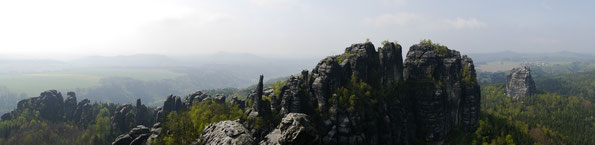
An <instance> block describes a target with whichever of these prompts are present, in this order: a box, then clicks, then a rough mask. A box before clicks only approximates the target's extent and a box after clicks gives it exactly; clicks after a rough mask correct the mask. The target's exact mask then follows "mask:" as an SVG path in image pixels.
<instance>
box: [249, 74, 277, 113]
mask: <svg viewBox="0 0 595 145" xmlns="http://www.w3.org/2000/svg"><path fill="white" fill-rule="evenodd" d="M262 79H263V76H262V75H260V79H259V80H258V85H256V90H255V92H254V93H252V94H250V95H249V96H248V98H249V99H252V106H251V107H250V108H249V109H248V110H247V111H246V114H248V116H250V117H252V118H254V117H263V116H269V115H271V105H270V102H268V101H264V100H262V95H263V82H262Z"/></svg>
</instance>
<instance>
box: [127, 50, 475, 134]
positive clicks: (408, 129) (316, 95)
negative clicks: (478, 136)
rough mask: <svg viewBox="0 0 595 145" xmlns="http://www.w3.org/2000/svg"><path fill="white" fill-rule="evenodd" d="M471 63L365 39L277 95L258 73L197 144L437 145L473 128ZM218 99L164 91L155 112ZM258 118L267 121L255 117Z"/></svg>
mask: <svg viewBox="0 0 595 145" xmlns="http://www.w3.org/2000/svg"><path fill="white" fill-rule="evenodd" d="M377 50H378V51H377ZM474 67H475V66H474V65H473V61H472V60H471V58H469V57H467V56H466V55H463V56H461V54H460V53H459V52H458V51H455V50H450V49H448V48H446V47H445V46H441V45H438V44H432V43H431V42H425V41H424V42H423V43H420V44H416V45H413V46H411V47H410V49H409V52H408V53H407V57H406V60H405V61H404V62H403V59H402V55H401V46H400V45H399V44H396V43H391V42H386V43H383V46H382V47H381V48H378V49H376V48H375V47H374V45H373V44H372V43H370V42H366V43H361V44H353V45H351V46H350V47H347V48H345V53H343V54H341V55H336V56H330V57H327V58H325V59H323V60H321V61H320V62H319V63H318V64H317V65H316V67H315V68H314V69H313V70H312V71H311V72H308V71H307V70H304V71H302V73H301V74H299V75H297V76H290V78H289V79H288V80H287V81H285V84H284V85H283V86H281V87H280V88H275V89H278V92H277V93H278V94H275V93H273V92H275V91H277V90H275V89H272V88H270V89H264V85H263V76H260V79H259V83H258V85H257V87H256V90H254V92H253V93H251V94H250V95H248V97H247V100H248V101H246V102H242V101H241V100H239V99H237V98H236V97H232V98H231V103H233V104H246V106H245V107H246V112H245V115H246V118H242V120H236V121H222V122H218V123H214V124H211V125H209V126H208V127H206V128H205V129H204V131H203V134H202V138H200V139H199V140H197V142H195V143H199V144H254V143H260V144H331V145H356V144H414V143H420V144H443V143H445V142H446V141H447V140H446V139H447V135H448V134H449V133H450V132H451V131H453V130H455V129H457V127H461V128H460V129H461V130H463V131H464V132H465V133H472V132H474V131H475V130H476V129H477V127H478V126H479V118H480V116H479V112H480V101H481V95H480V88H479V85H478V83H477V80H476V73H475V68H474ZM277 95H278V96H277ZM263 96H266V97H268V98H270V99H266V100H264V99H263ZM224 98H225V97H224V96H216V97H211V96H208V95H204V94H203V93H202V92H195V93H193V94H191V95H189V96H187V97H186V99H185V100H184V101H182V100H181V98H180V97H177V96H173V95H170V96H168V98H167V100H166V101H165V103H164V105H163V109H162V111H160V110H159V109H158V110H156V114H161V115H158V116H163V115H165V114H167V113H169V112H171V111H178V110H181V109H184V108H188V107H189V106H191V105H192V103H193V102H196V101H199V102H200V101H204V100H206V99H212V100H214V102H216V103H224V102H225V101H224V100H225V99H224ZM281 117H283V118H281ZM262 119H267V120H266V121H265V123H266V124H262V123H263V122H258V121H259V120H260V121H262ZM257 122H258V123H261V125H260V126H258V127H256V125H255V124H256V123H257ZM152 130H154V131H151V133H150V135H148V136H149V137H147V138H148V139H145V140H147V141H146V143H150V142H151V140H153V139H155V138H157V137H158V136H160V135H164V134H168V133H167V132H168V131H162V130H161V128H160V126H159V125H157V124H156V126H154V127H153V128H152ZM129 136H130V135H129ZM126 138H128V139H126ZM132 138H133V137H126V135H124V136H122V139H124V140H131V142H132V140H134V139H132ZM143 139H144V138H143Z"/></svg>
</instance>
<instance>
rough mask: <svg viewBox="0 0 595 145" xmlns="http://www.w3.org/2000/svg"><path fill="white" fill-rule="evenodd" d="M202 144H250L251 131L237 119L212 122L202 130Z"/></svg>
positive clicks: (251, 141)
mask: <svg viewBox="0 0 595 145" xmlns="http://www.w3.org/2000/svg"><path fill="white" fill-rule="evenodd" d="M202 138H203V139H202V140H201V141H200V142H201V143H202V144H204V145H251V144H253V142H254V140H253V139H252V133H251V132H250V131H249V130H248V129H246V128H245V127H244V126H243V125H242V124H241V123H239V122H238V121H222V122H217V123H213V124H211V125H209V126H207V127H205V129H204V130H203V133H202Z"/></svg>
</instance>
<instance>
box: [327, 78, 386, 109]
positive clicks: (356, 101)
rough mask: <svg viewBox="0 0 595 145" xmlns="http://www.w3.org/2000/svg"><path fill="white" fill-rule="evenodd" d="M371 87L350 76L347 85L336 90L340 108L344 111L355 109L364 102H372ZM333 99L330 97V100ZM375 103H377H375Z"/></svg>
mask: <svg viewBox="0 0 595 145" xmlns="http://www.w3.org/2000/svg"><path fill="white" fill-rule="evenodd" d="M371 91H373V90H372V87H371V86H370V85H368V84H367V83H365V82H362V81H360V80H358V79H356V78H355V76H352V77H351V79H350V80H349V83H348V84H347V85H345V86H343V87H340V88H339V89H337V92H336V94H337V96H336V97H338V100H339V104H340V105H341V107H343V108H346V109H352V110H353V109H357V108H356V107H361V105H362V104H366V103H364V102H365V101H372V100H373V99H374V97H372V92H371ZM333 99H335V98H333V97H331V100H333ZM376 102H377V101H376Z"/></svg>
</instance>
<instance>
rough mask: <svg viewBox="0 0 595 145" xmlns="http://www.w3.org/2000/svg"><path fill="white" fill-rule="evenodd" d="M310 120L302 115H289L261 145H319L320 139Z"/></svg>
mask: <svg viewBox="0 0 595 145" xmlns="http://www.w3.org/2000/svg"><path fill="white" fill-rule="evenodd" d="M311 123H312V122H311V121H310V118H309V117H308V115H306V114H302V113H289V114H287V115H286V116H285V117H284V118H283V119H282V120H281V123H280V124H279V126H277V128H275V130H273V131H272V132H271V133H269V134H268V135H267V136H266V137H265V139H264V140H262V141H261V142H260V144H261V145H286V144H287V145H311V144H320V137H319V136H318V133H317V132H316V129H315V127H314V126H313V125H312V124H311Z"/></svg>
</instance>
